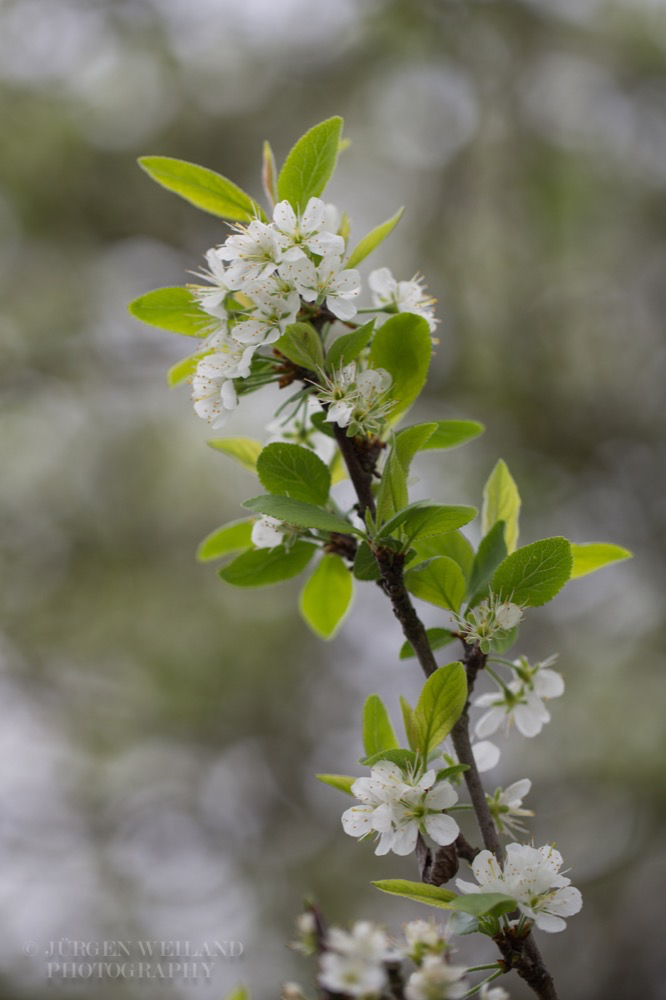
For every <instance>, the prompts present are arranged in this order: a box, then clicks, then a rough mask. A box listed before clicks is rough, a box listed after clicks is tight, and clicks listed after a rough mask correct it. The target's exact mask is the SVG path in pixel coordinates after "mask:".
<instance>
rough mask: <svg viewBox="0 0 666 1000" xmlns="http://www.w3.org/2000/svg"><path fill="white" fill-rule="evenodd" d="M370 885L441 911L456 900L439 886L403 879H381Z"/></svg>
mask: <svg viewBox="0 0 666 1000" xmlns="http://www.w3.org/2000/svg"><path fill="white" fill-rule="evenodd" d="M371 884H372V885H374V887H375V888H376V889H381V891H382V892H388V893H390V894H391V895H392V896H404V897H405V899H413V900H414V902H416V903H425V904H426V906H437V907H439V908H440V909H442V910H449V909H450V908H451V901H452V900H454V899H456V894H455V892H451V890H450V889H442V887H441V886H439V885H427V884H426V883H425V882H409V881H408V880H407V879H404V878H388V879H382V880H381V881H380V882H372V883H371Z"/></svg>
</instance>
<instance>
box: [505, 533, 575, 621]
mask: <svg viewBox="0 0 666 1000" xmlns="http://www.w3.org/2000/svg"><path fill="white" fill-rule="evenodd" d="M572 566H573V557H572V555H571V544H570V543H569V542H568V541H567V540H566V538H543V539H542V540H541V541H539V542H532V543H531V544H530V545H523V546H522V548H520V549H516V551H515V552H512V553H511V555H510V556H507V558H506V559H505V560H504V562H502V563H500V565H499V566H498V568H497V570H496V571H495V575H494V576H493V582H492V589H493V593H495V594H498V595H499V596H500V597H502V598H503V599H504V600H507V601H513V602H514V604H522V605H525V606H527V607H538V606H539V605H541V604H546V602H547V601H550V600H552V599H553V597H555V595H556V594H558V593H559V592H560V590H561V589H562V587H563V586H564V584H565V583H566V582H567V580H568V579H569V578H570V576H571V569H572Z"/></svg>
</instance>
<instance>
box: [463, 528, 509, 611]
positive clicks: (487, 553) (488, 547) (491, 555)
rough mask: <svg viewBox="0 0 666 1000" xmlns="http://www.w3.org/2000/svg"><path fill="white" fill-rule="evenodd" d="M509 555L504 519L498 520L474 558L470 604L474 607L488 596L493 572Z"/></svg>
mask: <svg viewBox="0 0 666 1000" xmlns="http://www.w3.org/2000/svg"><path fill="white" fill-rule="evenodd" d="M506 557H507V550H506V542H505V541H504V521H497V522H496V523H495V524H494V525H493V526H492V528H491V529H490V531H489V532H488V534H487V535H486V536H485V537H484V538H483V539H482V540H481V544H480V545H479V551H478V552H477V554H476V556H475V558H474V565H473V567H472V577H471V579H470V581H469V588H468V591H467V592H468V594H469V606H470V607H471V608H473V607H474V605H475V604H478V603H479V601H482V600H483V598H484V597H485V596H486V594H487V592H488V589H489V587H490V581H491V580H492V577H493V573H494V572H495V570H496V569H497V567H498V566H499V564H500V563H501V562H503V561H504V560H505V559H506Z"/></svg>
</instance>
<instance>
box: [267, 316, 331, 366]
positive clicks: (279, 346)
mask: <svg viewBox="0 0 666 1000" xmlns="http://www.w3.org/2000/svg"><path fill="white" fill-rule="evenodd" d="M273 346H274V347H275V349H276V350H278V351H280V353H281V354H284V356H285V357H286V358H289V360H290V361H293V362H294V364H295V365H300V366H301V368H307V369H308V371H316V370H317V369H318V368H323V366H324V349H323V347H322V346H321V338H320V336H319V334H318V333H317V331H316V330H315V328H314V327H313V326H311V325H310V324H309V323H291V324H290V325H289V326H288V327H287V329H286V330H285V332H284V333H283V334H282V336H281V337H280V339H279V340H277V341H276V342H275V344H274V345H273Z"/></svg>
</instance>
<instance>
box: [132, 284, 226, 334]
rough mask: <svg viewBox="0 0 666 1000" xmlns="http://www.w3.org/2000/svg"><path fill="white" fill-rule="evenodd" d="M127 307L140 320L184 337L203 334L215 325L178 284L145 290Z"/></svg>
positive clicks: (185, 289) (189, 294) (210, 317)
mask: <svg viewBox="0 0 666 1000" xmlns="http://www.w3.org/2000/svg"><path fill="white" fill-rule="evenodd" d="M128 309H129V311H130V313H131V315H132V316H134V319H139V320H141V322H142V323H147V324H148V325H149V326H156V327H158V328H159V329H160V330H170V331H171V333H182V334H184V335H185V336H186V337H205V336H206V334H208V333H210V331H211V328H212V327H213V326H214V325H215V320H214V319H213V318H212V316H209V315H208V313H206V312H204V311H203V309H202V308H201V307H200V306H199V303H198V302H197V300H196V299H195V298H194V296H193V295H192V292H190V291H189V290H188V289H187V288H182V287H181V286H180V285H176V286H175V287H171V288H156V289H155V290H154V291H153V292H146V294H145V295H140V296H139V297H138V299H134V301H133V302H130V304H129V306H128Z"/></svg>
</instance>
